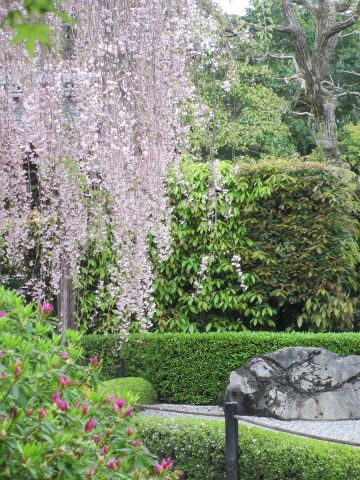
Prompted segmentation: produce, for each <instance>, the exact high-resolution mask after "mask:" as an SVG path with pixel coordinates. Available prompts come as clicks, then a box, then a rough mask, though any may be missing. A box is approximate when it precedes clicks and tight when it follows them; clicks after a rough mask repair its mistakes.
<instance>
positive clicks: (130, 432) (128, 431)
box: [126, 427, 134, 437]
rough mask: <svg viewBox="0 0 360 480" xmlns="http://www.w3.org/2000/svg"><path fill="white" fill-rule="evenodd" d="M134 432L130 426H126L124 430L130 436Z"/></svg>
mask: <svg viewBox="0 0 360 480" xmlns="http://www.w3.org/2000/svg"><path fill="white" fill-rule="evenodd" d="M133 433H134V430H133V429H132V428H131V427H128V428H127V430H126V434H127V435H128V436H129V437H131V435H132V434H133Z"/></svg>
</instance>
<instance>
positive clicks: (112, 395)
mask: <svg viewBox="0 0 360 480" xmlns="http://www.w3.org/2000/svg"><path fill="white" fill-rule="evenodd" d="M114 401H115V394H114V393H110V395H109V396H108V398H107V402H109V403H113V402H114Z"/></svg>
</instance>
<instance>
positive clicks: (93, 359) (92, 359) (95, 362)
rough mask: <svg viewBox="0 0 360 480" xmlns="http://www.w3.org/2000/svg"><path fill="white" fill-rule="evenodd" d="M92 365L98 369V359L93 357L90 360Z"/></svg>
mask: <svg viewBox="0 0 360 480" xmlns="http://www.w3.org/2000/svg"><path fill="white" fill-rule="evenodd" d="M90 365H92V366H93V367H97V366H98V365H99V359H98V357H91V358H90Z"/></svg>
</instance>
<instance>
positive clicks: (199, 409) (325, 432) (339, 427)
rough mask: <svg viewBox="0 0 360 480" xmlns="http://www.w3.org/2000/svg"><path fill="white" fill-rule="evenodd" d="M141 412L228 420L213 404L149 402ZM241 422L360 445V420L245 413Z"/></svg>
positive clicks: (144, 413)
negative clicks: (282, 418)
mask: <svg viewBox="0 0 360 480" xmlns="http://www.w3.org/2000/svg"><path fill="white" fill-rule="evenodd" d="M141 415H146V416H156V417H181V418H201V419H204V420H217V421H224V413H223V410H222V409H221V408H220V407H217V406H209V405H175V404H156V405H151V406H146V407H145V409H144V410H143V411H142V412H141ZM239 423H242V424H244V425H249V426H256V427H259V428H264V429H270V430H276V431H281V432H286V433H291V434H293V435H299V436H304V437H310V438H315V439H319V440H327V441H331V442H335V443H343V444H346V445H353V446H356V447H360V420H341V421H309V420H306V421H305V420H290V421H284V420H276V419H274V418H265V417H241V419H240V420H239Z"/></svg>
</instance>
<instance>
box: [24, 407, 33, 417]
mask: <svg viewBox="0 0 360 480" xmlns="http://www.w3.org/2000/svg"><path fill="white" fill-rule="evenodd" d="M32 413H33V409H32V408H26V409H25V415H26V416H27V417H31V415H32Z"/></svg>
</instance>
